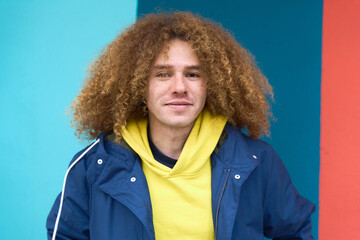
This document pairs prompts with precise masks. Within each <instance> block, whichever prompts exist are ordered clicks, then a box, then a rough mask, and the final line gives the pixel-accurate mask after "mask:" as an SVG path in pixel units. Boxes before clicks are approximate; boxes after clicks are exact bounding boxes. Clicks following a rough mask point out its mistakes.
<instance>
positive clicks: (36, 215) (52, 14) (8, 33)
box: [0, 0, 137, 239]
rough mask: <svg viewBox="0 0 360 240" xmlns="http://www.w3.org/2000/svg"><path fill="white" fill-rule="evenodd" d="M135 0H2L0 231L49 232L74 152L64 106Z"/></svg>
mask: <svg viewBox="0 0 360 240" xmlns="http://www.w3.org/2000/svg"><path fill="white" fill-rule="evenodd" d="M136 7H137V1H136V0H130V1H129V0H126V1H125V0H122V1H116V0H106V1H84V0H79V1H70V0H63V1H46V0H32V1H26V0H16V1H0V22H1V24H0V68H1V71H0V109H1V115H0V133H1V138H0V152H1V167H0V178H1V179H0V188H1V197H0V239H45V238H46V229H45V221H46V217H47V214H48V212H49V211H50V208H51V206H52V204H53V202H54V200H55V197H56V196H57V194H58V193H59V192H60V191H61V186H62V180H63V177H64V175H65V171H66V168H67V165H68V163H69V162H70V160H71V158H72V156H73V154H75V153H76V152H77V151H79V150H80V149H81V148H83V147H84V145H85V144H86V143H82V144H80V143H79V141H78V140H77V139H76V138H75V136H74V135H73V129H71V128H70V127H69V121H70V117H67V116H66V114H65V108H66V107H67V106H68V105H69V104H70V101H71V100H72V99H73V98H74V97H75V96H76V94H77V92H78V91H79V89H80V86H81V82H82V80H83V78H84V76H85V72H86V68H87V67H88V65H89V63H90V62H91V60H93V58H94V56H96V55H97V54H98V53H99V51H100V50H101V49H102V48H103V47H104V46H105V45H106V44H107V43H109V42H110V41H111V40H112V39H113V38H114V37H115V36H116V34H117V33H119V31H120V30H121V29H123V27H124V26H126V25H128V24H130V23H132V22H134V21H135V18H136Z"/></svg>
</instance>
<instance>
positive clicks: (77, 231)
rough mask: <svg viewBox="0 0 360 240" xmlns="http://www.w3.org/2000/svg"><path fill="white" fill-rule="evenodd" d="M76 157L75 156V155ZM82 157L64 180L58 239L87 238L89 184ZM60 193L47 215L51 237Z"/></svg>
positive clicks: (49, 237)
mask: <svg viewBox="0 0 360 240" xmlns="http://www.w3.org/2000/svg"><path fill="white" fill-rule="evenodd" d="M75 157H76V156H75ZM74 159H75V158H74ZM84 161H85V160H84V159H83V160H82V161H80V162H78V163H77V164H76V165H75V166H74V167H73V168H72V169H71V170H70V171H69V174H68V177H67V180H66V187H65V194H64V201H63V206H62V212H61V215H60V221H59V225H58V230H57V234H56V239H58V240H70V239H89V186H88V183H87V180H86V174H85V173H86V171H85V163H84ZM60 197H61V193H60V194H59V195H58V197H57V198H56V200H55V203H54V205H53V207H52V209H51V211H50V213H49V215H48V218H47V222H46V228H47V236H48V239H49V240H50V239H52V235H53V231H54V226H55V221H56V217H57V214H58V209H59V205H60Z"/></svg>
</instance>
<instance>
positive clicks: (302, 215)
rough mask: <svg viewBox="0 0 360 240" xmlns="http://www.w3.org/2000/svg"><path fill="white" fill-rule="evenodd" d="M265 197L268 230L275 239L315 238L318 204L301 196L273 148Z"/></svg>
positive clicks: (266, 227)
mask: <svg viewBox="0 0 360 240" xmlns="http://www.w3.org/2000/svg"><path fill="white" fill-rule="evenodd" d="M269 155H270V156H271V157H270V159H271V161H270V162H269V165H268V168H269V170H268V177H267V182H266V184H267V187H266V193H265V197H264V234H265V236H266V237H268V238H273V239H275V240H300V239H301V240H313V239H314V238H313V236H312V235H311V214H312V213H313V212H314V209H315V206H314V204H312V203H311V202H310V201H308V200H307V199H305V198H303V197H302V196H300V195H299V194H298V192H297V190H296V189H295V187H294V186H293V185H292V183H291V180H290V176H289V174H288V172H287V170H286V168H285V166H284V164H283V163H282V162H281V160H280V158H279V157H278V155H277V154H276V153H275V151H274V150H273V149H272V148H271V150H270V154H269Z"/></svg>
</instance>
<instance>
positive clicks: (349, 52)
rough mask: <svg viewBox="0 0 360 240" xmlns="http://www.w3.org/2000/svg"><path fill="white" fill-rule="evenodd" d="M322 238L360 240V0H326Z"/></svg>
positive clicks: (322, 144)
mask: <svg viewBox="0 0 360 240" xmlns="http://www.w3.org/2000/svg"><path fill="white" fill-rule="evenodd" d="M322 47H323V48H322V86H321V87H322V89H321V143H320V149H321V150H320V159H321V160H320V196H319V197H320V207H319V214H320V216H319V239H320V240H332V239H337V240H338V239H360V1H359V0H342V1H339V0H324V10H323V44H322Z"/></svg>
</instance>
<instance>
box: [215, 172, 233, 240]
mask: <svg viewBox="0 0 360 240" xmlns="http://www.w3.org/2000/svg"><path fill="white" fill-rule="evenodd" d="M229 177H230V169H227V175H226V179H225V183H224V186H223V188H222V190H221V194H220V198H219V202H218V205H217V208H216V216H215V240H216V239H217V228H218V217H219V211H220V203H221V199H222V196H223V195H224V192H225V187H226V184H227V182H228V180H229Z"/></svg>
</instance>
